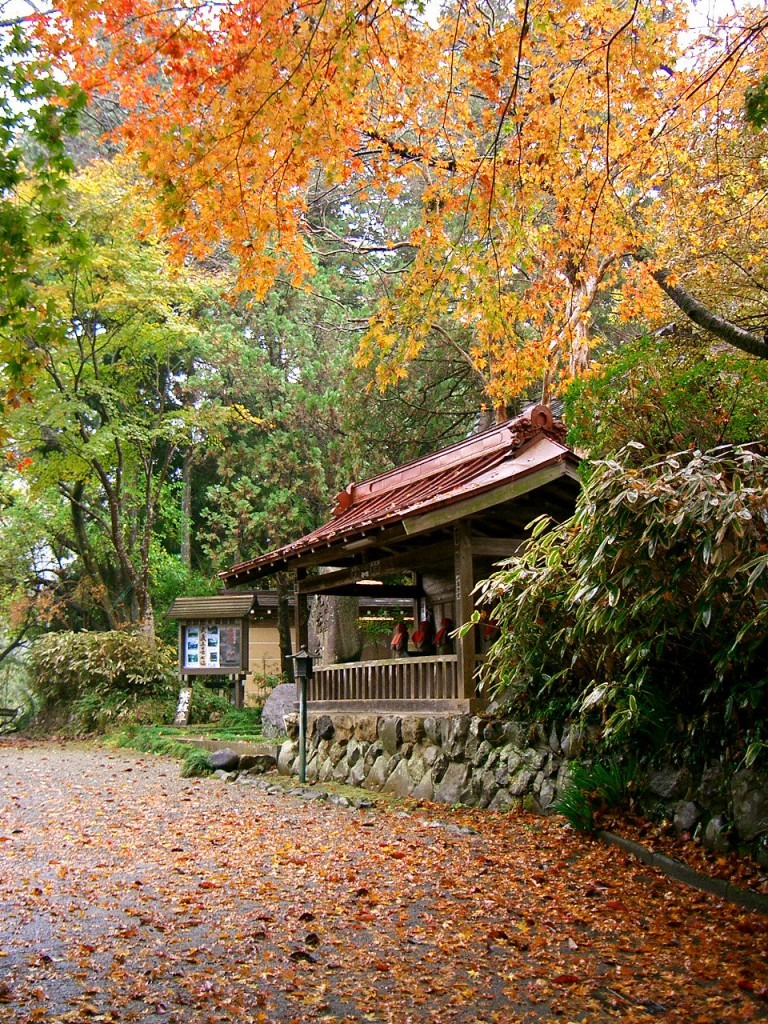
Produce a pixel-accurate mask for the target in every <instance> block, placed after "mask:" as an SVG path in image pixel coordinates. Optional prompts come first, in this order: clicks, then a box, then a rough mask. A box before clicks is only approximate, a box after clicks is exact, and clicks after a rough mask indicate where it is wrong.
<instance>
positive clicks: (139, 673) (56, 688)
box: [30, 631, 178, 732]
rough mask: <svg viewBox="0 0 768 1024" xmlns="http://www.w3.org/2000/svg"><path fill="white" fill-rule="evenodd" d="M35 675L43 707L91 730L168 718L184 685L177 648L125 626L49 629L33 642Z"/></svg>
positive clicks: (34, 686) (102, 729)
mask: <svg viewBox="0 0 768 1024" xmlns="http://www.w3.org/2000/svg"><path fill="white" fill-rule="evenodd" d="M30 676H31V680H32V687H33V690H34V693H35V696H36V698H37V700H38V701H39V703H40V705H41V708H42V709H43V710H44V711H47V712H51V711H53V712H56V711H59V712H66V713H67V714H69V716H70V718H71V720H72V724H73V725H74V727H75V728H76V729H78V730H79V731H85V732H103V731H104V730H105V729H106V728H108V727H109V726H111V725H113V724H114V723H116V722H122V721H128V720H130V721H136V722H146V721H152V720H156V719H157V717H158V716H159V717H160V718H161V719H165V718H168V716H172V715H173V708H174V707H175V695H176V692H177V687H178V683H177V680H176V659H175V652H174V650H173V649H172V648H170V647H167V646H165V645H162V644H159V643H156V642H154V641H153V640H151V639H150V638H148V637H146V636H144V635H143V634H137V633H129V632H122V631H112V632H106V633H96V632H83V633H73V632H60V633H49V634H47V635H46V636H43V637H41V638H40V639H39V640H37V641H36V642H35V643H34V644H33V646H32V649H31V657H30Z"/></svg>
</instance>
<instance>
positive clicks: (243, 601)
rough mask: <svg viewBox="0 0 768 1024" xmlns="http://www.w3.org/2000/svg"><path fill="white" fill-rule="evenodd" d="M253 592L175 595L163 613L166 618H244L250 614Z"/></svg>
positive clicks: (253, 597)
mask: <svg viewBox="0 0 768 1024" xmlns="http://www.w3.org/2000/svg"><path fill="white" fill-rule="evenodd" d="M255 600H256V597H255V595H254V594H240V593H232V594H216V595H215V596H213V597H177V598H176V600H175V601H174V602H173V604H172V605H171V607H170V608H169V609H168V611H167V612H166V613H165V617H166V619H180V620H183V621H186V620H189V619H200V620H222V619H244V618H245V617H246V616H247V615H249V614H250V612H251V609H252V608H253V606H254V603H255Z"/></svg>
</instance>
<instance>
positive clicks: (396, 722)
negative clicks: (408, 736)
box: [379, 718, 403, 755]
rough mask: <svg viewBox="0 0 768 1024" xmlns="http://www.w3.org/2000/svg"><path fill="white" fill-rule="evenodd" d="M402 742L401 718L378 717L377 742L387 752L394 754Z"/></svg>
mask: <svg viewBox="0 0 768 1024" xmlns="http://www.w3.org/2000/svg"><path fill="white" fill-rule="evenodd" d="M402 742H403V720H402V719H401V718H380V719H379V743H380V744H381V745H382V747H383V748H384V750H385V751H386V753H387V754H390V755H392V754H396V753H397V751H398V750H399V749H400V744H401V743H402Z"/></svg>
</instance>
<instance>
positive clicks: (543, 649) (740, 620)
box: [480, 443, 768, 759]
mask: <svg viewBox="0 0 768 1024" xmlns="http://www.w3.org/2000/svg"><path fill="white" fill-rule="evenodd" d="M643 454H644V455H645V460H644V461H642V462H641V463H640V464H638V457H639V456H640V455H643ZM767 568H768V458H767V457H766V455H764V454H763V452H762V451H761V450H757V449H756V448H753V447H748V446H744V447H732V446H725V447H722V448H718V449H715V450H712V451H709V452H706V453H704V452H701V451H693V452H685V453H682V454H677V455H669V456H666V457H664V458H658V457H656V458H650V457H648V454H647V452H645V453H644V452H643V450H642V446H641V445H639V444H637V443H635V444H633V445H630V446H628V447H627V448H625V449H624V450H622V451H621V452H620V453H619V454H618V455H617V456H616V457H615V458H608V459H604V460H602V461H599V462H597V463H595V464H594V466H593V468H592V469H591V472H590V474H589V478H588V480H587V482H586V484H585V486H584V489H583V491H582V493H581V495H580V497H579V500H578V503H577V508H576V512H575V514H574V516H573V517H572V518H571V519H570V520H568V521H567V522H565V523H563V524H559V525H557V524H553V523H552V522H550V521H548V520H545V519H540V520H538V521H537V522H536V524H535V525H534V527H533V539H532V541H531V543H530V545H529V546H528V548H527V549H526V550H525V551H524V553H522V554H521V555H520V556H518V557H516V558H514V559H511V560H509V561H508V562H506V563H504V565H503V567H502V568H501V569H500V570H499V571H498V572H497V573H496V574H495V575H494V576H492V577H491V578H490V579H489V580H487V581H486V582H485V583H483V584H482V585H481V587H480V590H481V592H482V597H483V600H485V601H488V602H490V603H491V605H492V606H493V608H494V611H493V616H494V619H495V620H496V622H497V623H498V625H499V627H500V635H499V639H498V640H497V642H496V643H495V644H494V646H493V648H492V649H491V652H490V655H489V663H488V666H487V677H486V680H487V683H486V685H487V686H488V688H489V689H490V690H492V691H493V692H494V693H495V694H496V695H498V696H499V697H500V698H501V699H502V700H503V701H504V702H505V703H506V704H507V705H509V706H510V709H511V710H512V711H513V712H515V713H517V714H524V715H536V716H544V717H547V718H550V719H559V720H563V719H565V718H571V719H573V718H574V717H578V716H583V717H584V718H586V719H587V720H590V721H592V722H593V723H594V724H595V725H596V726H597V727H598V728H599V730H600V736H601V738H602V741H603V742H604V743H605V744H607V745H609V746H610V745H613V746H616V745H621V744H623V743H626V742H627V741H631V744H632V747H633V749H634V750H635V751H636V752H638V753H639V754H643V753H645V754H649V753H652V752H653V751H655V750H658V749H659V748H662V749H665V751H666V752H667V753H668V754H674V753H675V752H677V755H678V756H679V757H681V758H690V759H696V758H698V757H703V756H705V754H706V756H709V757H711V756H712V755H713V754H717V753H722V754H727V755H728V756H734V755H737V756H738V755H740V754H743V752H744V751H745V750H746V749H747V748H748V747H749V745H750V744H753V743H754V742H755V741H758V740H760V739H765V736H764V735H763V733H764V732H765V724H764V723H765V720H766V712H767V711H768V635H767V633H766V627H767V626H768V572H767V571H766V569H767ZM752 749H755V748H754V747H753V748H752Z"/></svg>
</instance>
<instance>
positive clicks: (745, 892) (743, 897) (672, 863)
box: [595, 830, 768, 914]
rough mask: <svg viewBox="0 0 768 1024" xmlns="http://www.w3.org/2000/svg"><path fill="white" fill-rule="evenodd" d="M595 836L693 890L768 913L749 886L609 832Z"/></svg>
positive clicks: (767, 902)
mask: <svg viewBox="0 0 768 1024" xmlns="http://www.w3.org/2000/svg"><path fill="white" fill-rule="evenodd" d="M595 835H596V836H597V837H598V839H601V840H602V841H603V842H604V843H607V844H608V845H609V846H617V847H619V849H620V850H624V851H625V852H626V853H631V854H632V855H633V856H634V857H637V859H638V860H639V861H641V862H642V863H643V864H647V865H648V866H649V867H653V868H658V869H659V871H662V872H663V873H664V874H665V875H666V876H667V877H668V878H671V879H673V880H674V881H676V882H682V883H683V885H689V886H691V888H693V889H699V890H700V891H701V892H707V893H710V894H711V895H712V896H719V897H720V899H722V900H727V901H728V903H735V904H737V905H738V906H740V907H743V908H744V909H745V910H753V911H755V913H757V914H768V896H763V895H762V894H761V893H758V892H751V891H750V890H749V889H740V888H739V887H738V886H737V885H733V884H732V883H731V882H726V881H725V879H723V878H712V877H711V876H710V875H702V874H701V872H699V871H694V870H693V868H689V867H688V865H687V864H683V863H682V862H681V861H679V860H675V859H674V858H673V857H667V856H665V855H664V854H663V853H654V851H653V850H649V849H648V848H647V847H645V846H642V845H641V844H640V843H636V842H634V841H633V840H632V839H624V838H623V837H622V836H617V835H614V834H613V832H603V831H602V830H599V831H597V832H596V833H595Z"/></svg>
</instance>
